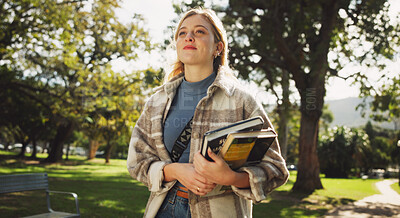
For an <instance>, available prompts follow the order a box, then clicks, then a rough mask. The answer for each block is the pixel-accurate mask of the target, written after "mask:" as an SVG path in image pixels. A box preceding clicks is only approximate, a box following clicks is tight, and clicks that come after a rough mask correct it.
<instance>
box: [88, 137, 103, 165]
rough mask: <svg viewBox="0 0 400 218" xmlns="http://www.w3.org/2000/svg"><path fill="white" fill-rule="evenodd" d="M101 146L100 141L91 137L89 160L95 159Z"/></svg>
mask: <svg viewBox="0 0 400 218" xmlns="http://www.w3.org/2000/svg"><path fill="white" fill-rule="evenodd" d="M99 147H100V142H99V141H97V140H94V139H90V141H89V154H88V158H87V159H88V160H91V159H94V158H95V157H96V151H97V149H98V148H99Z"/></svg>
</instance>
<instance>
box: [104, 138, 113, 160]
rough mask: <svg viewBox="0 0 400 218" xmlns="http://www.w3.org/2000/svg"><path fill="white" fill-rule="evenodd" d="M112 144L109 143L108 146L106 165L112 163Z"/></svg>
mask: <svg viewBox="0 0 400 218" xmlns="http://www.w3.org/2000/svg"><path fill="white" fill-rule="evenodd" d="M112 147H113V146H112V144H111V143H110V142H107V146H106V151H105V154H104V155H105V159H106V164H108V163H110V156H111V149H112Z"/></svg>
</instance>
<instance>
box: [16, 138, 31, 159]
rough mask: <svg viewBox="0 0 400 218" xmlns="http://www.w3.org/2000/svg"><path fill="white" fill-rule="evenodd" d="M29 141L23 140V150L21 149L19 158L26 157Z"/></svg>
mask: <svg viewBox="0 0 400 218" xmlns="http://www.w3.org/2000/svg"><path fill="white" fill-rule="evenodd" d="M28 143H29V140H28V141H23V142H22V147H21V151H20V152H19V154H18V155H17V157H18V158H24V157H25V152H26V146H27V145H28Z"/></svg>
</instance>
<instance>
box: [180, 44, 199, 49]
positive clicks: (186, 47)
mask: <svg viewBox="0 0 400 218" xmlns="http://www.w3.org/2000/svg"><path fill="white" fill-rule="evenodd" d="M196 49H197V48H196V47H194V46H192V45H187V46H185V47H183V50H196Z"/></svg>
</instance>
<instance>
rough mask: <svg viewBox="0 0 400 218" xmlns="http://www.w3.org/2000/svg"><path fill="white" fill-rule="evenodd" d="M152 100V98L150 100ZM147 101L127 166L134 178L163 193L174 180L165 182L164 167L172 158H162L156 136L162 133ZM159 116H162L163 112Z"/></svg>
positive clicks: (133, 140)
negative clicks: (155, 123)
mask: <svg viewBox="0 0 400 218" xmlns="http://www.w3.org/2000/svg"><path fill="white" fill-rule="evenodd" d="M149 102H150V100H149ZM149 102H147V103H146V105H145V107H144V110H143V113H142V114H141V116H140V117H139V119H138V121H137V122H136V125H135V127H134V128H133V131H132V136H131V140H130V143H129V150H128V158H127V167H128V171H129V174H130V175H131V177H132V178H134V179H136V180H138V181H140V182H142V183H143V184H144V185H145V186H147V187H148V189H149V190H150V191H151V192H159V193H163V192H166V191H168V190H169V189H170V188H171V187H172V186H173V185H174V184H175V181H174V182H169V183H165V182H163V180H164V175H163V169H164V166H165V165H166V164H168V163H171V161H170V160H165V159H166V158H164V160H162V158H160V156H159V154H158V151H157V145H156V143H155V140H154V136H155V135H157V134H162V133H161V132H155V131H154V130H155V128H153V127H152V126H153V125H154V123H153V122H155V121H154V120H155V119H153V118H152V116H151V115H150V111H149V104H151V103H149ZM159 116H162V115H161V114H160V115H159Z"/></svg>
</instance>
